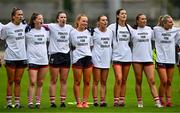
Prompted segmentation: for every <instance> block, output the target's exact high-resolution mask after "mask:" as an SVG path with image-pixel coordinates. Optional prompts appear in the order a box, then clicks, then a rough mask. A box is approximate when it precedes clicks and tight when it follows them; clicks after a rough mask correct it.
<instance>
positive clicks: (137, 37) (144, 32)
mask: <svg viewBox="0 0 180 113" xmlns="http://www.w3.org/2000/svg"><path fill="white" fill-rule="evenodd" d="M132 38H133V50H132V59H133V62H153V60H152V44H151V40H152V38H153V30H152V29H151V28H150V27H148V26H145V27H144V28H140V27H138V28H137V29H136V30H134V32H133V36H132Z"/></svg>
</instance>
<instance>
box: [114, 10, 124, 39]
mask: <svg viewBox="0 0 180 113" xmlns="http://www.w3.org/2000/svg"><path fill="white" fill-rule="evenodd" d="M122 10H125V9H118V10H117V11H116V29H115V35H116V41H118V38H117V32H118V21H119V19H118V18H117V15H119V13H120V12H121V11H122Z"/></svg>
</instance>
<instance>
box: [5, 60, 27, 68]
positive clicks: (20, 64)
mask: <svg viewBox="0 0 180 113" xmlns="http://www.w3.org/2000/svg"><path fill="white" fill-rule="evenodd" d="M4 62H5V66H7V67H11V68H26V67H27V60H5V61H4Z"/></svg>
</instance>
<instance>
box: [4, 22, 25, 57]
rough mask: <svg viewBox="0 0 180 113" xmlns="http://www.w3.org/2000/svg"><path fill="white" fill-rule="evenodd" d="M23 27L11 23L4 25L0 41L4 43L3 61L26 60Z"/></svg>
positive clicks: (22, 25)
mask: <svg viewBox="0 0 180 113" xmlns="http://www.w3.org/2000/svg"><path fill="white" fill-rule="evenodd" d="M25 27H26V25H24V24H22V23H20V25H15V24H13V23H12V22H9V23H8V24H6V25H4V27H3V29H2V34H1V35H2V36H1V39H2V40H5V41H6V49H5V55H4V59H5V60H26V59H27V56H26V47H25Z"/></svg>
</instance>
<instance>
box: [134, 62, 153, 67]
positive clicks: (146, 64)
mask: <svg viewBox="0 0 180 113" xmlns="http://www.w3.org/2000/svg"><path fill="white" fill-rule="evenodd" d="M133 63H137V64H142V65H144V66H149V65H153V62H133ZM133 63H132V64H133Z"/></svg>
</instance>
